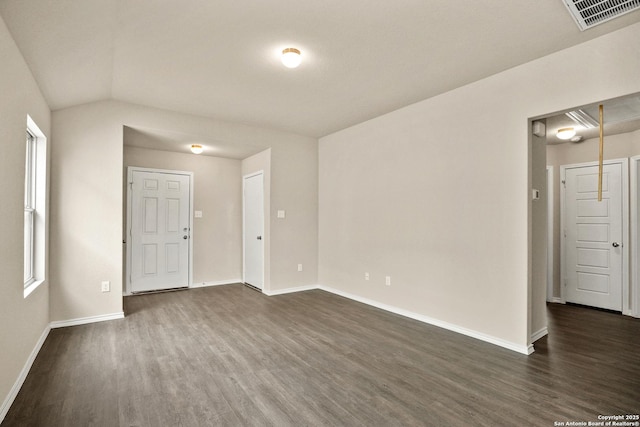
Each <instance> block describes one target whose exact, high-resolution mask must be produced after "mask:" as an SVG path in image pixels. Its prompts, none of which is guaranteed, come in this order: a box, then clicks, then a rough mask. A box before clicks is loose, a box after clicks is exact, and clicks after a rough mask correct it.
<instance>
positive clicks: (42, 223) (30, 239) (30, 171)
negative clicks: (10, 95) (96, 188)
mask: <svg viewBox="0 0 640 427" xmlns="http://www.w3.org/2000/svg"><path fill="white" fill-rule="evenodd" d="M46 159H47V139H46V137H45V136H44V134H43V133H42V131H40V129H39V128H38V126H37V125H36V124H35V122H34V121H33V120H32V119H31V117H29V116H27V129H26V153H25V169H24V170H25V174H24V296H25V298H26V297H27V295H29V294H30V293H31V292H33V291H34V290H35V289H36V288H37V287H38V286H39V285H40V284H41V283H43V282H44V279H45V277H44V274H45V260H46V230H45V227H46V223H47V221H46V200H47V194H46V193H47V180H46V177H47V161H46Z"/></svg>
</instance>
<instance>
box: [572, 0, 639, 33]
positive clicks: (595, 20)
mask: <svg viewBox="0 0 640 427" xmlns="http://www.w3.org/2000/svg"><path fill="white" fill-rule="evenodd" d="M564 4H565V6H567V9H569V12H570V13H571V16H573V19H574V20H575V21H576V23H577V24H578V27H579V28H580V31H584V30H586V29H588V28H591V27H593V26H595V25H598V24H602V23H603V22H607V21H608V20H610V19H613V18H617V17H618V16H621V15H624V14H625V13H629V12H632V11H634V10H636V9H638V8H640V0H564Z"/></svg>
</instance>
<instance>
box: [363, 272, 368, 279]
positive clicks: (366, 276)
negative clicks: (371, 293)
mask: <svg viewBox="0 0 640 427" xmlns="http://www.w3.org/2000/svg"><path fill="white" fill-rule="evenodd" d="M364 280H369V273H368V272H367V273H364Z"/></svg>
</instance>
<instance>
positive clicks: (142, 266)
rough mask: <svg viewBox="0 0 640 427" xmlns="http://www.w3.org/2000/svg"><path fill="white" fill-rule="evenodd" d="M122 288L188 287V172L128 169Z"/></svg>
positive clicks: (189, 232) (189, 187)
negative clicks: (125, 274) (126, 285)
mask: <svg viewBox="0 0 640 427" xmlns="http://www.w3.org/2000/svg"><path fill="white" fill-rule="evenodd" d="M128 192H129V194H130V197H129V208H128V211H129V215H128V216H129V224H128V230H129V236H128V239H127V240H128V242H129V244H128V250H129V254H130V255H129V257H128V260H129V265H128V273H129V280H128V282H129V288H128V291H129V292H132V293H135V292H145V291H152V290H162V289H172V288H181V287H188V286H189V283H190V280H189V278H190V267H191V265H190V264H191V260H190V253H191V242H190V240H191V176H190V175H189V173H179V172H174V171H157V170H145V169H142V168H130V169H129V190H128Z"/></svg>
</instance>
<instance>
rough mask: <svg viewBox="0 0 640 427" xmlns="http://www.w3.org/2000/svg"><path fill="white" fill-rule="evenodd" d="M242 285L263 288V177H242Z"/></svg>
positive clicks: (256, 175) (260, 175)
mask: <svg viewBox="0 0 640 427" xmlns="http://www.w3.org/2000/svg"><path fill="white" fill-rule="evenodd" d="M243 190H244V215H243V216H244V219H243V225H244V244H243V248H244V251H243V253H244V283H247V284H249V285H251V286H253V287H256V288H258V289H262V288H263V286H264V187H263V175H262V173H258V174H255V175H250V176H246V177H244V185H243Z"/></svg>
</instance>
